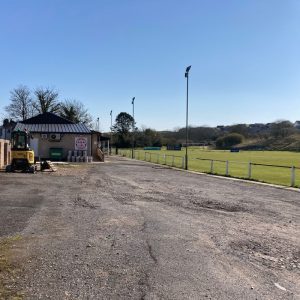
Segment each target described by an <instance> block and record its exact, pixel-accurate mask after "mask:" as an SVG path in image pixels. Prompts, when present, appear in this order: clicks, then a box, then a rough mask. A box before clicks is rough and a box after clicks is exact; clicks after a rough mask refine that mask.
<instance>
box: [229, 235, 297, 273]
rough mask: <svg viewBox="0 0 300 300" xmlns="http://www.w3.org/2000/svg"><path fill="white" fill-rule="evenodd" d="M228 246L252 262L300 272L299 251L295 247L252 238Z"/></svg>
mask: <svg viewBox="0 0 300 300" xmlns="http://www.w3.org/2000/svg"><path fill="white" fill-rule="evenodd" d="M229 246H230V248H231V249H232V250H233V251H234V252H235V253H237V254H238V256H240V257H243V258H245V256H247V258H248V259H250V260H251V261H253V262H258V263H259V264H262V265H265V266H267V267H269V268H276V269H286V270H289V271H294V272H299V273H300V251H299V249H297V247H291V246H290V247H289V248H286V247H284V245H282V246H281V245H278V244H276V245H274V244H272V243H271V242H269V243H262V242H258V241H253V240H242V241H235V242H231V243H230V244H229Z"/></svg>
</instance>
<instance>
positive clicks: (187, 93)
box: [185, 66, 192, 170]
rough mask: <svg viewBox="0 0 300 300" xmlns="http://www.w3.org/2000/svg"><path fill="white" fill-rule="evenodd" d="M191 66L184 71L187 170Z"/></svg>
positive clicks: (186, 163) (186, 161) (186, 162)
mask: <svg viewBox="0 0 300 300" xmlns="http://www.w3.org/2000/svg"><path fill="white" fill-rule="evenodd" d="M191 67H192V66H188V67H187V68H186V70H185V78H186V124H185V169H186V170H188V126H189V71H190V69H191Z"/></svg>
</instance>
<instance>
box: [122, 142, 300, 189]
mask: <svg viewBox="0 0 300 300" xmlns="http://www.w3.org/2000/svg"><path fill="white" fill-rule="evenodd" d="M119 154H121V155H124V156H127V157H131V150H130V149H126V150H120V151H119ZM134 154H135V155H134V156H135V159H140V160H146V161H150V162H154V163H159V164H166V165H171V166H174V167H178V168H183V167H184V157H185V148H182V150H181V151H168V150H165V149H164V148H162V150H146V151H145V150H139V149H136V150H135V152H134ZM188 158H189V160H188V168H189V170H193V171H198V172H205V173H213V174H217V175H224V176H226V175H227V176H231V177H236V178H245V179H249V178H250V179H251V180H256V181H261V182H267V183H274V184H279V185H285V186H290V185H291V182H292V172H294V178H295V180H294V183H295V186H297V187H300V153H297V152H288V151H240V152H230V151H228V150H207V149H201V148H199V147H189V148H188ZM292 166H294V167H295V169H294V171H292ZM249 169H250V170H249Z"/></svg>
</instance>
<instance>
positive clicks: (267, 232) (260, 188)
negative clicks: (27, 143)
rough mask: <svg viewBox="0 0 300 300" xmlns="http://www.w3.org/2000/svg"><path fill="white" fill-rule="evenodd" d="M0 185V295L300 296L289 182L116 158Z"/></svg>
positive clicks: (296, 210)
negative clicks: (283, 186)
mask: <svg viewBox="0 0 300 300" xmlns="http://www.w3.org/2000/svg"><path fill="white" fill-rule="evenodd" d="M0 185H1V196H0V258H2V262H3V261H5V262H6V263H5V264H4V263H2V264H1V263H0V271H1V272H0V299H2V298H3V299H5V298H6V297H7V298H9V297H20V298H25V299H300V285H299V282H300V230H299V229H300V228H299V225H300V193H299V192H298V191H296V190H295V191H293V190H288V189H279V188H276V187H272V186H267V185H260V184H256V183H252V182H243V181H238V180H231V179H227V178H217V177H212V176H208V175H203V174H194V173H190V172H185V171H179V170H175V169H172V168H166V167H162V166H159V165H154V164H150V163H146V162H141V161H134V160H128V159H125V158H118V157H110V158H109V159H108V160H107V161H106V162H105V163H99V164H78V165H68V166H60V167H58V171H57V172H55V173H37V174H34V175H33V174H22V173H14V174H5V173H0ZM1 243H2V246H1ZM3 245H4V246H3ZM0 262H1V260H0ZM1 268H2V269H1ZM1 297H2V298H1Z"/></svg>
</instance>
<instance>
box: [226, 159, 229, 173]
mask: <svg viewBox="0 0 300 300" xmlns="http://www.w3.org/2000/svg"><path fill="white" fill-rule="evenodd" d="M228 175H229V162H228V160H226V176H228Z"/></svg>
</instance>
